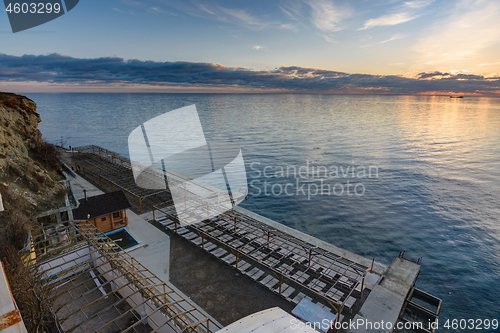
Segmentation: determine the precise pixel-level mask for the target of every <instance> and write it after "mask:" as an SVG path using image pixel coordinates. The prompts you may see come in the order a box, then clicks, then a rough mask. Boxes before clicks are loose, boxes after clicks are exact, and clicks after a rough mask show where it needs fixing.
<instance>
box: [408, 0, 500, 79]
mask: <svg viewBox="0 0 500 333" xmlns="http://www.w3.org/2000/svg"><path fill="white" fill-rule="evenodd" d="M499 18H500V2H499V1H498V0H494V1H487V0H483V1H462V2H460V3H458V4H457V5H456V6H455V8H452V9H450V15H449V17H448V18H447V19H445V20H443V21H442V22H440V23H439V24H436V25H435V26H433V27H432V28H431V29H430V30H428V31H427V33H425V35H424V36H422V37H421V38H420V39H419V40H418V42H417V43H416V44H415V45H414V47H413V51H414V52H416V53H417V54H418V57H417V58H416V64H415V65H414V69H415V70H429V69H430V68H432V69H441V70H449V69H451V68H473V67H475V66H476V64H478V63H479V64H480V63H486V62H489V61H488V60H491V57H488V55H497V54H498V52H500V50H499V47H498V46H499V43H498V41H499V40H500V19H499ZM495 58H496V56H495Z"/></svg>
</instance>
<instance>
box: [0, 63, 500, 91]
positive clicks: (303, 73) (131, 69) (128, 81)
mask: <svg viewBox="0 0 500 333" xmlns="http://www.w3.org/2000/svg"><path fill="white" fill-rule="evenodd" d="M0 82H4V83H11V84H14V83H19V82H20V83H30V82H32V83H44V84H51V85H66V86H73V87H80V88H85V87H95V86H110V85H121V86H122V87H125V88H126V87H127V86H138V85H139V86H143V87H150V88H155V87H176V88H179V87H180V88H182V87H185V88H189V87H198V88H199V87H212V88H218V87H219V88H226V89H227V90H228V91H231V89H234V88H244V89H249V90H269V91H286V92H295V93H386V94H418V93H435V92H438V93H439V92H440V93H442V94H450V93H460V94H487V95H496V96H500V77H498V76H496V77H484V76H480V75H473V74H467V73H457V74H454V73H452V72H450V73H448V72H432V73H419V74H418V75H417V76H416V77H411V78H410V77H404V76H401V75H371V74H350V73H345V72H340V71H332V70H327V69H321V68H306V67H300V66H282V67H279V68H276V69H274V70H270V71H262V70H261V71H254V70H250V69H246V68H241V67H226V66H223V65H220V64H214V63H197V62H181V61H179V62H156V61H141V60H124V59H122V58H116V57H106V58H90V59H83V58H73V57H68V56H62V55H59V54H49V55H24V56H12V55H6V54H0Z"/></svg>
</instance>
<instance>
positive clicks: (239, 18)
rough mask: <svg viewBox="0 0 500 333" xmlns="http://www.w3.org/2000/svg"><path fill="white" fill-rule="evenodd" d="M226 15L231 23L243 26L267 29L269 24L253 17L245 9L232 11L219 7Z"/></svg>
mask: <svg viewBox="0 0 500 333" xmlns="http://www.w3.org/2000/svg"><path fill="white" fill-rule="evenodd" d="M219 9H220V10H222V11H223V12H224V13H226V14H227V15H228V16H229V18H230V20H231V21H235V22H242V23H243V24H246V25H250V26H258V27H262V28H263V27H265V26H266V25H267V23H265V22H263V21H261V20H259V19H258V18H257V17H255V16H253V15H251V14H250V13H249V12H248V11H246V10H243V9H230V8H224V7H219Z"/></svg>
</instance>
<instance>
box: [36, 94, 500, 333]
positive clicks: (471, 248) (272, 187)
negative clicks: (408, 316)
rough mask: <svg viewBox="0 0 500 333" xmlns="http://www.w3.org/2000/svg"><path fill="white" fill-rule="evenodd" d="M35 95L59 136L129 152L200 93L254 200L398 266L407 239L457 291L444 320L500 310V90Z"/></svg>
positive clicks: (52, 134) (444, 287)
mask: <svg viewBox="0 0 500 333" xmlns="http://www.w3.org/2000/svg"><path fill="white" fill-rule="evenodd" d="M28 97H30V98H32V99H33V100H34V101H35V102H36V103H37V105H38V112H39V113H40V115H41V117H42V122H41V123H40V130H41V131H42V133H43V136H44V138H45V139H46V140H47V141H49V142H53V143H58V142H60V138H61V136H62V137H63V140H64V141H66V145H71V146H73V147H76V146H81V145H89V144H95V145H100V146H103V147H105V148H107V149H110V150H113V151H116V152H119V153H120V154H122V155H124V156H128V148H127V138H128V135H129V133H130V132H131V131H132V130H133V129H134V128H135V127H137V126H139V125H140V124H141V123H143V122H145V121H147V120H149V119H151V118H153V117H155V116H157V115H160V114H162V113H164V112H167V111H171V110H174V109H176V108H179V107H183V106H187V105H190V104H196V107H197V109H198V112H199V115H200V119H201V122H202V125H203V128H204V131H205V135H206V137H207V139H209V140H225V141H231V142H234V143H236V144H237V145H239V146H240V147H241V148H242V151H243V154H244V158H245V163H246V168H247V173H248V181H249V183H250V184H251V186H250V190H251V191H250V195H249V199H248V200H246V201H244V202H243V203H242V204H241V206H243V207H245V208H247V209H249V210H252V211H254V212H256V213H259V214H261V215H264V216H266V217H268V218H271V219H273V220H276V221H279V222H281V223H283V224H285V225H287V226H290V227H293V228H296V229H298V230H300V231H303V232H305V233H308V234H310V235H313V236H315V237H318V238H320V239H322V240H325V241H327V242H330V243H332V244H334V245H337V246H340V247H342V248H346V249H348V250H350V251H352V252H355V253H358V254H361V255H363V256H366V257H368V258H375V259H376V260H377V261H380V262H383V263H385V264H389V263H390V262H391V260H392V259H393V257H395V256H397V255H398V253H399V251H400V250H403V249H406V254H407V257H409V258H412V259H415V260H416V259H417V258H418V257H420V256H423V261H422V271H421V274H420V277H419V280H418V282H417V287H419V288H421V289H424V290H425V291H428V292H430V293H432V294H434V295H436V296H438V297H440V298H442V299H443V302H444V303H443V308H442V311H441V319H440V323H441V324H442V323H444V321H445V320H446V319H448V318H451V319H462V318H465V319H468V318H481V319H487V318H488V319H493V318H497V319H500V305H499V299H500V287H499V281H500V224H499V222H500V99H493V98H464V99H450V98H447V97H425V96H331V95H210V94H28ZM266 167H267V168H266ZM301 167H302V169H301ZM325 169H326V170H328V172H325ZM353 169H354V171H355V172H354V174H353V173H352V170H353ZM281 170H283V171H284V172H283V173H281ZM294 170H296V171H295V173H294ZM317 170H319V172H317ZM363 170H365V174H363ZM369 170H370V171H371V174H368V171H369ZM264 171H265V173H264ZM287 171H288V174H287ZM299 171H302V173H299ZM335 171H337V172H335ZM348 182H349V183H348ZM349 184H350V185H349ZM287 185H288V187H287ZM321 186H323V193H321ZM327 186H329V188H330V192H329V193H327V192H326V190H327V188H328V187H327ZM354 186H357V187H354ZM285 189H286V190H287V192H286V193H285V192H284V191H285ZM341 189H343V192H341ZM280 190H281V192H280ZM315 190H316V191H315ZM348 190H349V193H348V192H347V191H348ZM266 193H267V194H266Z"/></svg>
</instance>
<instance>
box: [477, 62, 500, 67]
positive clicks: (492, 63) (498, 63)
mask: <svg viewBox="0 0 500 333" xmlns="http://www.w3.org/2000/svg"><path fill="white" fill-rule="evenodd" d="M494 65H500V61H497V62H487V63H484V64H479V65H478V66H494Z"/></svg>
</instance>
